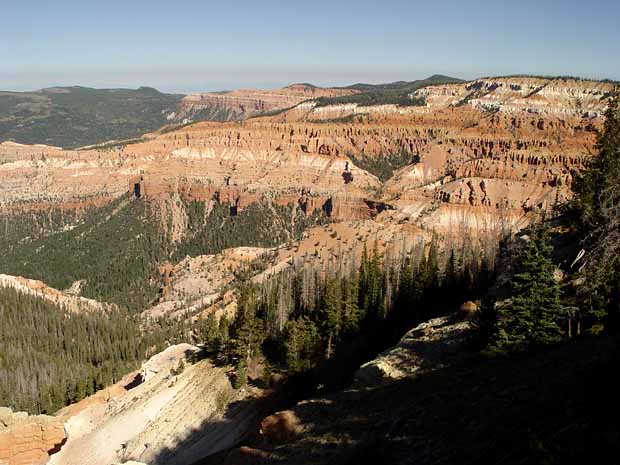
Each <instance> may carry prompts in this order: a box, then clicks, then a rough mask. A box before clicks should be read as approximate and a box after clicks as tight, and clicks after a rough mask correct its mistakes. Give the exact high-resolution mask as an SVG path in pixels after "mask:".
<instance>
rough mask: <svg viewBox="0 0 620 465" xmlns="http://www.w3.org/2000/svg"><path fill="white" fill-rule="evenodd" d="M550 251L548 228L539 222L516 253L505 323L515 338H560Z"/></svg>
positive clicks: (557, 288)
mask: <svg viewBox="0 0 620 465" xmlns="http://www.w3.org/2000/svg"><path fill="white" fill-rule="evenodd" d="M551 252H552V246H551V245H550V242H549V232H548V229H547V227H546V226H545V225H544V223H541V224H539V225H537V226H535V227H534V228H533V230H532V232H531V236H530V238H529V240H527V241H524V243H523V244H522V246H521V248H520V250H519V252H518V254H517V257H516V270H515V271H516V273H515V274H514V276H513V291H514V295H515V297H514V298H513V302H512V305H511V306H510V312H511V315H510V319H511V323H510V324H509V327H508V334H509V336H510V337H511V338H512V339H513V340H514V342H524V343H526V344H527V343H531V344H546V343H552V342H556V341H558V340H559V339H560V335H561V331H560V327H559V326H558V324H557V320H558V317H559V314H560V286H559V284H558V283H557V282H556V280H555V277H554V271H555V266H554V265H553V262H552V260H551Z"/></svg>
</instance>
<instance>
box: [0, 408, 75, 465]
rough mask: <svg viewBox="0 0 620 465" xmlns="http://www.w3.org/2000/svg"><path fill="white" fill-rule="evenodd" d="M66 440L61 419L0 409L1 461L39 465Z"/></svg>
mask: <svg viewBox="0 0 620 465" xmlns="http://www.w3.org/2000/svg"><path fill="white" fill-rule="evenodd" d="M65 440H66V436H65V429H64V426H63V423H62V421H60V420H58V419H56V418H54V417H47V416H32V417H30V416H27V415H25V414H14V413H12V412H10V410H8V409H4V408H3V409H0V464H1V465H42V464H45V463H47V461H48V459H49V456H50V455H51V454H52V453H55V452H57V451H58V450H60V448H61V447H62V445H63V444H64V442H65Z"/></svg>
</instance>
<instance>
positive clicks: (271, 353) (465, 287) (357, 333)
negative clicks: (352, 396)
mask: <svg viewBox="0 0 620 465" xmlns="http://www.w3.org/2000/svg"><path fill="white" fill-rule="evenodd" d="M426 249H427V250H426V252H425V251H424V249H421V250H416V251H412V253H411V254H410V255H408V256H407V257H403V258H402V260H396V261H392V260H387V259H385V258H384V257H383V256H382V255H381V254H380V253H379V251H378V249H377V246H376V244H375V246H374V247H373V249H372V251H367V250H364V253H363V256H362V259H361V264H360V266H359V268H357V269H355V270H353V271H352V272H351V271H349V272H346V271H344V269H342V268H341V269H340V271H338V272H333V273H330V274H328V275H322V274H321V273H319V270H314V269H312V268H310V267H307V266H306V267H301V268H298V269H296V270H294V271H291V272H289V273H284V274H281V275H279V276H277V277H275V278H273V279H271V280H269V281H268V282H265V283H263V284H261V285H257V284H250V283H246V284H245V285H244V286H243V287H242V288H241V289H240V290H239V301H238V311H237V317H236V320H235V322H234V323H233V325H232V326H231V328H230V331H231V335H230V342H229V343H228V344H219V345H217V348H216V349H214V352H216V353H218V354H219V355H220V356H222V355H227V356H228V357H229V360H230V362H231V363H236V364H237V366H238V367H239V369H240V370H241V371H239V378H240V379H241V378H242V377H243V376H245V373H244V371H243V370H244V369H245V367H247V366H249V365H250V364H251V363H252V361H253V360H255V359H257V358H263V357H264V358H266V359H267V363H268V364H269V365H270V366H273V367H276V368H277V369H278V370H279V371H280V372H284V373H286V374H288V375H289V377H290V380H291V383H292V385H291V389H292V391H297V390H300V391H301V392H305V393H306V394H307V393H308V390H309V389H310V390H312V389H313V387H314V386H316V385H319V384H321V385H323V386H325V387H331V388H336V387H341V386H343V385H346V383H347V382H350V376H351V375H352V372H353V371H354V370H355V369H356V368H357V367H358V366H359V365H360V364H361V363H363V362H365V361H367V360H369V359H371V358H373V357H374V356H375V355H376V354H378V353H379V352H380V351H381V350H384V349H386V348H387V347H389V346H391V345H393V344H394V343H396V342H397V341H398V340H399V339H400V338H401V337H402V335H403V334H404V333H405V332H406V331H408V330H409V329H410V328H411V327H412V326H413V325H415V324H417V323H420V322H422V321H425V320H426V319H428V318H431V317H433V316H440V315H445V314H449V313H451V312H452V311H454V309H455V308H457V306H458V304H459V303H460V302H461V301H462V299H463V298H464V296H469V297H471V296H476V295H481V294H480V293H481V291H482V290H483V289H486V287H485V286H486V285H487V283H488V282H489V281H491V280H492V274H493V271H492V267H491V266H490V265H489V264H486V265H484V266H481V264H480V263H478V260H479V259H477V258H476V259H473V258H472V260H474V261H475V262H476V264H474V263H470V262H469V261H470V259H469V258H467V257H473V256H474V254H471V253H466V254H461V253H458V254H457V253H456V252H455V253H453V254H452V256H453V257H456V256H458V259H455V263H458V264H455V263H452V264H451V265H449V263H450V261H449V260H448V261H446V263H445V265H444V266H443V267H442V266H441V265H440V263H439V251H438V246H437V244H436V242H435V241H433V242H432V243H431V244H430V246H429V247H426ZM478 256H480V255H479V254H478ZM483 261H484V262H486V260H483ZM471 268H475V269H477V270H480V272H479V273H478V274H476V279H474V280H471V279H470V274H469V272H468V270H469V269H471ZM211 327H212V328H213V329H212V330H211V331H209V332H208V333H209V334H213V332H214V331H215V325H214V324H213V323H211ZM211 347H215V346H211ZM241 361H244V362H243V363H241Z"/></svg>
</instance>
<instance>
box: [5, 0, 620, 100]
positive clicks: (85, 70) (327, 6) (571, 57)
mask: <svg viewBox="0 0 620 465" xmlns="http://www.w3.org/2000/svg"><path fill="white" fill-rule="evenodd" d="M1 3H2V4H1V8H0V11H1V13H0V17H1V18H2V20H1V21H0V89H3V90H35V89H40V88H43V87H49V86H55V85H84V86H91V87H103V88H105V87H132V88H135V87H139V86H152V87H156V88H158V89H160V90H162V91H166V92H195V91H201V90H202V91H209V90H227V89H233V88H239V87H264V88H274V87H279V86H282V85H286V84H290V83H292V82H311V83H313V84H317V85H347V84H352V83H355V82H368V83H379V82H391V81H395V80H414V79H421V78H424V77H427V76H429V75H431V74H444V75H449V76H454V77H460V78H464V79H473V78H476V77H481V76H495V75H507V74H536V75H577V76H583V77H592V78H608V79H615V80H620V0H588V1H587V2H583V1H573V0H535V1H532V0H511V1H510V2H502V1H501V0H494V1H486V0H484V1H476V0H469V1H467V2H465V1H457V0H435V1H433V0H427V1H424V2H419V1H415V0H409V1H407V0H374V1H370V0H355V1H353V0H330V1H327V0H305V1H303V2H298V1H294V0H289V1H280V0H253V1H245V0H243V1H240V0H223V1H211V0H176V1H170V0H167V1H161V0H148V1H145V0H124V1H119V0H105V1H103V0H55V1H50V0H38V1H35V0H18V1H14V0H1Z"/></svg>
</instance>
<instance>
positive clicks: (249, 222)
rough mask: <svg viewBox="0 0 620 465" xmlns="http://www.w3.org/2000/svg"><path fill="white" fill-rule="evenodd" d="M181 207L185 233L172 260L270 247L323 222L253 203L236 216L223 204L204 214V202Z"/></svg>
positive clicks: (292, 210) (319, 217)
mask: <svg viewBox="0 0 620 465" xmlns="http://www.w3.org/2000/svg"><path fill="white" fill-rule="evenodd" d="M184 207H185V211H186V212H187V216H188V231H187V235H186V237H185V238H184V239H183V241H182V242H181V243H179V244H177V246H176V247H177V248H176V252H175V255H174V256H175V258H176V259H182V258H184V257H185V256H186V255H189V256H196V255H206V254H214V253H217V252H220V251H221V250H224V249H228V248H231V247H240V246H256V247H274V246H276V245H280V244H283V243H285V242H287V241H289V240H291V239H296V238H299V237H300V236H301V233H302V232H303V231H304V230H305V229H307V228H308V227H311V226H316V225H319V224H325V223H326V221H327V218H326V217H325V215H323V214H322V213H314V214H312V215H310V216H306V215H304V214H302V213H301V212H299V211H298V210H297V209H296V208H294V207H293V206H290V205H289V206H287V207H283V206H280V205H270V204H267V203H253V204H251V205H249V206H248V207H247V208H245V209H243V210H241V211H240V212H239V213H238V214H237V207H236V206H230V205H226V204H216V205H215V206H214V207H213V209H212V210H211V211H210V212H208V214H207V211H206V208H207V204H206V203H205V202H201V201H194V202H189V203H185V204H184Z"/></svg>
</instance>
